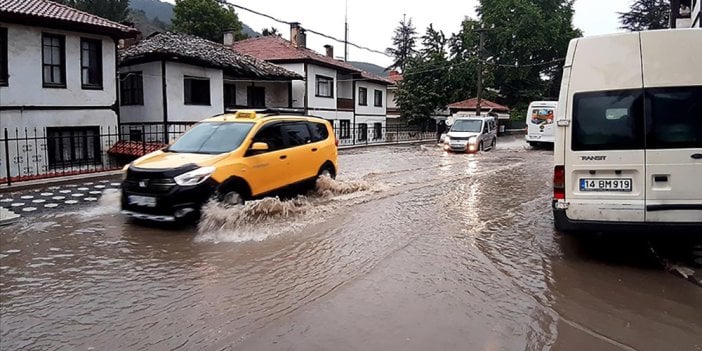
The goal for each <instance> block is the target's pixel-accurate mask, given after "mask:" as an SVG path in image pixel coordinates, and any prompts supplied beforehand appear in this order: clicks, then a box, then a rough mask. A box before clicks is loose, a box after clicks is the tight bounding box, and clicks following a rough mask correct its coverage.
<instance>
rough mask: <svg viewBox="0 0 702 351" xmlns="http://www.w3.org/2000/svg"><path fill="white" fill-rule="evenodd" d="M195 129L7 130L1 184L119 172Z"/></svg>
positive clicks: (396, 129) (373, 136) (377, 128)
mask: <svg viewBox="0 0 702 351" xmlns="http://www.w3.org/2000/svg"><path fill="white" fill-rule="evenodd" d="M194 124H195V122H170V123H166V124H164V123H123V124H120V125H119V126H108V127H98V126H94V127H45V128H31V129H30V128H23V129H20V128H14V129H9V128H5V129H3V130H2V134H0V184H7V185H11V184H12V183H14V182H21V181H27V180H38V179H45V178H52V177H62V176H69V175H79V174H86V173H98V172H105V171H111V170H118V169H121V168H122V167H124V165H126V164H127V163H129V162H131V161H132V160H134V159H136V158H138V157H140V156H142V155H145V154H147V153H149V152H152V151H155V150H159V149H162V148H163V147H165V146H166V145H168V143H169V142H172V141H173V140H175V139H177V138H178V137H179V136H180V135H182V134H183V133H185V132H186V131H187V130H188V129H189V128H190V127H192V126H193V125H194ZM335 127H337V128H336V129H335V130H334V132H335V134H336V137H337V139H338V140H339V146H353V145H372V144H387V143H400V142H408V141H423V140H432V139H435V138H436V134H435V133H434V132H428V131H422V130H421V129H419V128H417V127H411V126H399V125H398V126H386V125H385V124H380V123H375V124H365V123H359V124H356V125H352V124H348V123H347V124H344V125H341V126H335Z"/></svg>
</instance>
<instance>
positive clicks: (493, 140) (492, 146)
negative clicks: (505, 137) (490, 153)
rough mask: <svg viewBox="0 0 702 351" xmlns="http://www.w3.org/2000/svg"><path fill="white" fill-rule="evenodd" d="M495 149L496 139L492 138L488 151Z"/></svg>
mask: <svg viewBox="0 0 702 351" xmlns="http://www.w3.org/2000/svg"><path fill="white" fill-rule="evenodd" d="M495 147H497V138H492V144H490V150H495Z"/></svg>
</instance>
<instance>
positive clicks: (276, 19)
mask: <svg viewBox="0 0 702 351" xmlns="http://www.w3.org/2000/svg"><path fill="white" fill-rule="evenodd" d="M218 1H219V2H220V3H223V4H226V5H230V6H232V7H235V8H238V9H241V10H244V11H248V12H251V13H253V14H255V15H259V16H263V17H266V18H268V19H271V20H273V21H275V22H278V23H281V24H286V25H290V24H291V23H293V22H290V21H285V20H281V19H279V18H276V17H273V16H271V15H269V14H266V13H263V12H260V11H256V10H252V9H250V8H248V7H244V6H241V5H237V4H235V3H232V2H230V1H227V0H218ZM303 28H304V27H303ZM304 29H305V31H306V32H310V33H312V34H316V35H319V36H321V37H324V38H327V39H330V40H334V41H336V42H339V43H344V44H347V45H350V46H353V47H355V48H358V49H361V50H366V51H369V52H372V53H376V54H380V55H385V56H387V57H392V56H391V55H388V53H386V52H385V51H380V50H375V49H371V48H369V47H367V46H363V45H358V44H355V43H352V42H350V41H346V40H342V39H339V38H336V37H333V36H331V35H329V34H324V33H322V32H318V31H316V30H313V29H309V28H304Z"/></svg>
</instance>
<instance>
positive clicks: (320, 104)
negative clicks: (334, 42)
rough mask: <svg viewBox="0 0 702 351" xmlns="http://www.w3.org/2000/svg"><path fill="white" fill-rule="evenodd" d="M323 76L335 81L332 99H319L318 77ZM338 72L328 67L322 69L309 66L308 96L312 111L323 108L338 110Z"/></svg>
mask: <svg viewBox="0 0 702 351" xmlns="http://www.w3.org/2000/svg"><path fill="white" fill-rule="evenodd" d="M317 75H321V76H325V77H329V78H332V79H333V87H334V94H332V97H331V98H328V97H317V96H315V95H316V89H317V81H316V76H317ZM336 80H337V79H336V70H334V69H331V68H326V67H321V66H317V65H310V64H308V65H307V82H308V84H307V96H308V104H307V106H308V107H309V108H310V109H316V108H323V109H336V96H337V90H338V89H337V86H336V85H337V84H336Z"/></svg>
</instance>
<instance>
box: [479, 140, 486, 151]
mask: <svg viewBox="0 0 702 351" xmlns="http://www.w3.org/2000/svg"><path fill="white" fill-rule="evenodd" d="M478 151H485V147H484V146H483V142H482V141H481V142H480V145H478Z"/></svg>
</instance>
